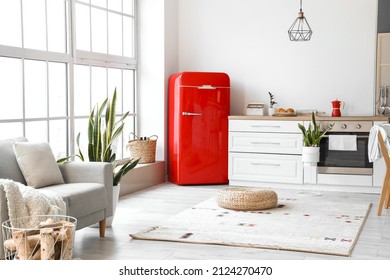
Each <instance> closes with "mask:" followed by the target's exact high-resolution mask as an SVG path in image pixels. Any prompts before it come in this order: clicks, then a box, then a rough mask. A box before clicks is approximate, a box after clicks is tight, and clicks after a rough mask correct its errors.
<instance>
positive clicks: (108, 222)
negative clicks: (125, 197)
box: [91, 184, 121, 227]
mask: <svg viewBox="0 0 390 280" xmlns="http://www.w3.org/2000/svg"><path fill="white" fill-rule="evenodd" d="M112 188H113V189H112V208H113V209H112V211H113V212H112V216H111V217H107V218H106V227H110V226H111V225H112V222H113V220H114V215H115V211H116V207H117V205H118V200H119V191H120V189H121V185H120V184H118V185H116V186H113V187H112ZM91 227H99V223H96V224H93V225H91Z"/></svg>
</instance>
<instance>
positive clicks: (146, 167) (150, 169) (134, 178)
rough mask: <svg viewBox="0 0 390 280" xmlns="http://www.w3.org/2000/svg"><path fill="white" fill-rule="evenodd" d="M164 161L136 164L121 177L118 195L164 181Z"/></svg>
mask: <svg viewBox="0 0 390 280" xmlns="http://www.w3.org/2000/svg"><path fill="white" fill-rule="evenodd" d="M165 178H166V176H165V162H164V161H156V162H154V163H145V164H138V165H137V166H136V167H135V168H134V169H133V170H131V171H129V172H128V173H127V174H126V175H125V176H123V177H122V179H121V189H120V192H119V196H123V195H127V194H131V193H133V192H137V191H140V190H142V189H146V188H149V187H152V186H155V185H158V184H161V183H164V182H165Z"/></svg>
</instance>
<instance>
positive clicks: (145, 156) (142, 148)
mask: <svg viewBox="0 0 390 280" xmlns="http://www.w3.org/2000/svg"><path fill="white" fill-rule="evenodd" d="M131 135H134V140H130V141H129V142H128V143H127V146H126V147H127V148H128V149H129V150H130V156H131V157H132V158H135V159H137V158H141V159H140V161H139V162H138V163H153V162H155V161H156V144H157V139H158V137H157V135H152V136H150V137H148V138H147V139H146V140H141V139H140V138H139V137H137V136H136V135H135V134H133V133H131V134H130V136H131Z"/></svg>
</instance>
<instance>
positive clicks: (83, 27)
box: [76, 3, 91, 51]
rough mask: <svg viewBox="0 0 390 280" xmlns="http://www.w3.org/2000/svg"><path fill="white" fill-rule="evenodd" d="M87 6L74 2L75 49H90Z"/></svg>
mask: <svg viewBox="0 0 390 280" xmlns="http://www.w3.org/2000/svg"><path fill="white" fill-rule="evenodd" d="M90 39H91V36H90V20H89V8H88V7H87V6H85V5H81V4H77V3H76V49H78V50H84V51H91V40H90Z"/></svg>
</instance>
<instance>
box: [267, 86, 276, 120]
mask: <svg viewBox="0 0 390 280" xmlns="http://www.w3.org/2000/svg"><path fill="white" fill-rule="evenodd" d="M268 95H269V108H268V114H269V115H270V116H272V115H273V114H274V113H275V108H274V105H276V104H278V102H276V101H275V100H274V95H273V94H272V93H271V92H268Z"/></svg>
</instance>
